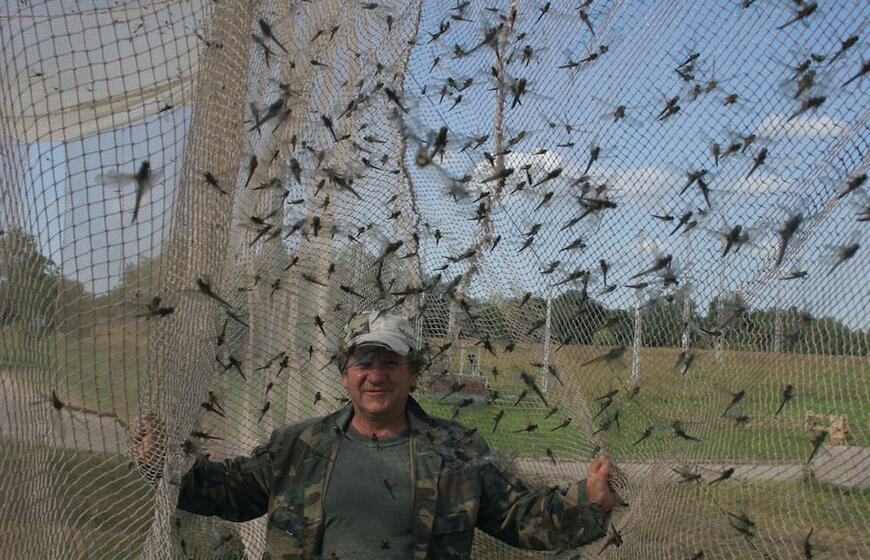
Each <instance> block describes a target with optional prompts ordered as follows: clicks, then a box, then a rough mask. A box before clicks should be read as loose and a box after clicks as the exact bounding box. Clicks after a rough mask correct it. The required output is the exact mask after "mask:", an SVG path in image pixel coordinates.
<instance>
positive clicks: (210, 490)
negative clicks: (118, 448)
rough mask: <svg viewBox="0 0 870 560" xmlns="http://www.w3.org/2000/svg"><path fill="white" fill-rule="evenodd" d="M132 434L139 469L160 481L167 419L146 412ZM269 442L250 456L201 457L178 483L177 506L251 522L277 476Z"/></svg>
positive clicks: (259, 512)
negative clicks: (216, 459)
mask: <svg viewBox="0 0 870 560" xmlns="http://www.w3.org/2000/svg"><path fill="white" fill-rule="evenodd" d="M131 439H132V442H133V453H134V455H135V456H136V460H137V464H138V467H139V470H140V471H141V472H142V473H143V475H144V476H145V477H146V478H147V479H148V480H149V481H151V482H156V481H157V480H158V479H159V478H160V476H161V475H162V472H163V463H164V460H165V456H166V443H167V436H166V428H165V425H164V423H163V421H162V420H161V419H160V418H159V417H157V416H156V415H154V414H149V415H146V416H144V417H143V418H142V420H141V421H140V426H139V433H138V434H137V435H135V436H133V437H132V438H131ZM270 445H271V442H270ZM270 445H265V446H261V447H258V448H256V449H254V451H253V452H252V453H251V455H250V456H248V457H237V458H235V459H228V460H225V461H221V462H216V461H209V460H208V459H207V458H206V457H203V456H200V457H198V458H197V460H196V463H195V464H194V465H193V467H191V469H190V470H189V471H188V472H187V473H186V474H185V475H184V476H183V477H182V479H181V482H180V483H179V486H180V488H179V495H178V507H179V508H180V509H183V510H185V511H189V512H191V513H196V514H200V515H218V516H220V517H222V518H224V519H227V520H229V521H247V520H249V519H254V518H256V517H259V516H261V515H263V514H265V513H266V510H267V508H268V504H269V489H270V484H271V480H272V459H271V453H270Z"/></svg>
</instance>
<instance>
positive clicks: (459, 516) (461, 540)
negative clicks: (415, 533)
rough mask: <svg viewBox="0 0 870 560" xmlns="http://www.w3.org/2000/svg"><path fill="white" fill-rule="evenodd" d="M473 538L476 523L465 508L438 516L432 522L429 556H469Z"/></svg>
mask: <svg viewBox="0 0 870 560" xmlns="http://www.w3.org/2000/svg"><path fill="white" fill-rule="evenodd" d="M473 538H474V525H472V524H471V521H470V520H469V518H468V513H467V512H466V511H465V510H460V511H457V512H453V513H450V514H447V515H443V516H438V517H436V518H435V520H434V522H433V524H432V536H431V540H430V542H429V558H430V559H439V560H440V559H442V558H445V559H447V558H451V559H452V558H468V557H469V556H470V555H471V541H472V539H473Z"/></svg>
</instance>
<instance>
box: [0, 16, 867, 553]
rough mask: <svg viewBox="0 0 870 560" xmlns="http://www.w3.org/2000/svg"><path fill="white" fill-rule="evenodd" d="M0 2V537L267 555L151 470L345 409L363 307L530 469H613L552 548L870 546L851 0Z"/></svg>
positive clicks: (464, 418) (446, 407) (821, 549)
mask: <svg viewBox="0 0 870 560" xmlns="http://www.w3.org/2000/svg"><path fill="white" fill-rule="evenodd" d="M0 12H2V14H0V34H2V41H0V45H2V46H0V52H2V57H3V60H4V66H5V68H4V72H3V73H2V75H0V84H2V86H0V100H2V121H0V142H2V144H0V146H2V147H0V150H2V152H0V153H2V163H0V181H2V204H0V229H2V232H0V292H2V296H0V306H2V315H0V333H2V334H0V341H2V343H0V388H2V393H0V450H2V453H0V496H2V497H0V518H2V522H3V526H4V530H3V532H2V534H0V551H2V556H3V557H7V558H25V557H30V558H139V557H143V558H168V557H173V558H174V557H196V558H241V557H247V558H257V557H259V556H260V555H261V554H262V552H263V549H264V544H263V535H264V527H265V524H264V521H263V520H262V519H259V520H255V521H252V522H248V523H244V524H233V523H227V522H221V521H219V520H215V519H211V518H200V517H196V516H191V515H187V514H184V513H181V512H176V511H175V508H174V504H175V500H176V494H175V492H176V490H174V486H173V485H172V484H171V483H170V481H171V480H172V479H173V478H174V477H177V476H178V475H179V473H181V472H183V471H184V469H185V468H186V467H187V466H188V465H189V464H190V456H191V455H193V454H194V453H207V454H209V455H210V456H211V457H212V458H224V457H231V456H235V455H240V454H246V453H248V452H250V450H251V449H252V448H253V447H254V446H255V445H257V444H259V443H261V442H263V441H265V440H266V438H267V437H268V435H269V433H270V432H271V430H272V429H274V428H275V427H278V426H281V425H283V424H286V423H290V422H294V421H297V420H300V419H304V418H307V417H311V416H315V415H322V414H326V413H328V412H330V411H332V410H334V409H336V408H337V407H338V406H339V402H340V400H341V398H342V396H343V395H344V390H343V389H342V387H341V384H340V379H339V376H338V374H337V369H336V358H335V352H336V349H337V347H338V344H339V343H340V341H341V335H342V326H343V324H344V323H345V322H346V320H347V319H348V317H349V316H350V315H351V314H352V313H354V312H357V311H362V310H367V309H379V310H386V309H392V310H393V311H394V312H397V313H401V314H404V315H406V316H408V317H412V318H414V319H416V323H415V326H416V331H417V336H418V337H419V340H420V342H421V344H424V345H426V347H427V348H428V354H427V355H428V358H429V359H428V361H427V367H426V371H425V373H424V376H423V378H421V379H422V382H421V387H420V388H419V391H418V393H417V394H416V397H417V398H418V399H419V400H420V401H421V403H422V404H423V406H424V408H426V409H427V410H428V411H430V412H432V413H435V414H438V415H441V416H453V415H456V416H457V418H458V419H459V420H460V421H461V422H463V423H465V424H466V425H468V426H470V427H478V428H479V429H480V431H481V433H483V434H485V435H486V438H487V440H488V441H489V443H490V445H491V446H493V447H495V448H497V449H499V450H500V452H501V453H503V454H505V456H508V457H511V458H512V461H513V466H514V468H515V469H516V470H517V471H518V472H519V473H520V474H521V475H522V476H523V477H524V478H526V479H527V480H529V481H530V482H533V483H536V484H542V485H548V484H565V483H567V482H569V481H573V480H577V479H579V478H582V477H583V476H584V473H585V469H586V466H587V465H588V464H589V463H590V462H591V459H592V458H593V457H594V456H596V455H597V454H598V453H600V452H601V451H605V452H607V453H608V455H609V457H610V458H611V459H612V460H613V461H614V462H615V463H616V464H617V465H618V466H619V467H620V469H621V471H622V474H623V476H622V477H620V478H619V479H618V480H616V481H615V482H614V485H615V486H616V487H617V489H618V490H619V491H620V493H621V495H622V497H623V499H624V500H625V501H626V502H627V503H628V506H627V507H620V508H618V509H617V513H616V515H615V516H614V518H613V525H612V527H611V528H610V533H611V536H610V537H608V538H607V539H606V540H604V541H599V542H598V543H596V544H593V545H591V546H589V547H587V548H585V549H582V550H580V551H572V552H571V555H572V556H573V555H575V554H580V557H583V556H585V555H589V556H597V555H599V554H600V555H601V557H608V556H609V557H627V558H700V557H701V555H703V556H704V557H705V558H744V557H761V556H762V555H764V557H772V558H779V557H795V556H798V555H805V556H807V557H809V556H810V555H815V556H817V557H847V556H848V557H860V556H864V557H867V556H870V545H868V543H870V526H868V519H870V511H868V510H870V494H868V488H870V474H868V473H870V451H868V443H870V433H868V432H870V426H868V423H870V417H868V414H870V390H868V382H867V380H868V361H867V351H868V338H867V334H866V331H865V329H866V328H867V320H868V308H870V307H868V292H867V288H866V277H864V278H865V280H861V278H862V277H863V276H862V275H863V274H864V273H862V272H861V271H862V270H863V271H865V273H866V271H867V270H868V257H867V255H868V253H867V251H866V248H865V239H864V237H865V234H866V224H864V223H862V222H865V221H867V220H868V217H870V216H868V212H870V199H868V194H867V190H866V177H867V175H866V173H867V167H868V157H867V153H868V144H870V129H868V126H867V120H868V107H870V104H868V80H870V79H868V78H867V76H866V73H867V71H868V66H867V61H866V57H867V56H868V53H870V50H868V43H867V36H866V30H867V29H868V21H870V8H868V4H867V3H866V2H863V1H861V0H854V1H842V2H818V3H816V2H801V1H797V2H789V1H786V0H781V1H775V0H759V1H752V0H746V1H744V2H739V1H738V0H728V1H725V0H716V1H714V0H702V1H699V0H694V1H676V2H675V1H658V2H643V3H640V2H620V1H616V0H614V1H605V0H595V1H586V2H582V3H580V2H571V3H565V2H552V3H551V2H546V3H543V2H523V1H516V2H513V3H506V2H495V3H483V2H460V3H456V4H448V3H442V2H422V3H421V2H399V1H389V2H379V3H374V2H372V3H365V2H347V1H337V0H320V1H318V2H265V1H257V2H249V1H247V0H245V1H242V0H222V1H220V2H210V1H207V0H193V1H189V2H145V1H142V2H123V3H120V2H109V1H101V0H89V1H87V2H85V1H83V2H79V3H78V5H77V6H75V7H74V8H71V7H70V3H62V2H29V3H24V2H16V1H13V0H7V1H6V2H4V3H3V8H2V10H0ZM522 372H526V373H527V374H528V375H530V376H531V379H534V380H536V383H537V385H538V387H539V388H540V389H541V391H542V395H543V398H545V399H546V401H547V403H546V404H545V403H544V402H543V399H542V398H540V397H538V396H537V395H535V393H534V392H530V393H524V392H523V391H524V389H528V387H526V385H525V384H524V382H523V380H522V377H521V373H522ZM454 374H461V375H463V377H462V378H456V377H452V375H454ZM457 379H465V380H470V381H469V382H468V383H467V385H468V386H469V387H470V386H472V385H475V384H474V383H472V381H474V380H476V381H478V382H480V381H482V382H483V386H484V387H485V390H484V391H483V392H478V393H477V394H476V396H477V397H481V396H482V397H483V398H481V399H479V400H475V401H474V402H473V404H471V405H468V406H462V407H459V406H457V405H458V403H461V402H465V401H462V399H463V398H466V397H467V396H468V395H469V394H470V393H469V391H468V390H466V391H462V390H460V391H452V390H451V387H452V388H456V387H457V383H458V381H456V380H457ZM480 385H481V384H480V383H477V384H476V386H478V387H479V386H480ZM445 387H446V389H445ZM447 393H452V394H450V395H447ZM472 396H475V395H472ZM500 411H504V415H503V416H502V417H501V420H500V422H498V423H497V425H494V423H495V422H496V420H495V419H496V416H497V414H499V412H500ZM146 415H149V417H151V418H154V417H158V418H160V419H161V421H162V422H164V423H165V425H166V437H167V442H168V445H167V446H166V450H167V451H166V457H165V459H166V476H164V477H162V478H161V479H160V481H159V482H157V483H156V484H153V485H152V484H151V483H150V482H149V480H150V479H153V476H152V474H153V473H147V472H145V473H144V475H145V476H143V473H141V472H139V470H138V469H137V468H136V467H135V465H134V462H133V460H132V457H133V455H132V453H131V443H132V440H135V439H136V437H137V430H136V429H132V430H131V429H130V426H133V427H135V426H138V425H139V421H140V419H141V418H142V417H144V416H146ZM131 434H132V436H131ZM617 535H618V538H617ZM620 542H621V546H617V545H618V544H620ZM702 553H703V554H702ZM547 554H550V553H534V554H533V553H529V552H524V551H518V550H514V549H510V548H509V547H507V546H505V545H503V544H501V543H499V542H498V541H495V540H493V539H492V538H490V537H488V536H486V535H484V534H478V535H477V537H476V540H475V549H474V556H475V557H478V558H484V557H503V558H508V557H538V556H546V555H547Z"/></svg>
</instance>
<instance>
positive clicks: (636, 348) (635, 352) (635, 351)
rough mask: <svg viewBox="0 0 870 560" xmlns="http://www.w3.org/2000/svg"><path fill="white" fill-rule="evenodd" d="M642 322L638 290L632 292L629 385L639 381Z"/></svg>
mask: <svg viewBox="0 0 870 560" xmlns="http://www.w3.org/2000/svg"><path fill="white" fill-rule="evenodd" d="M642 324H643V320H642V318H641V313H640V290H635V291H634V345H633V348H632V352H631V384H632V385H635V386H636V385H637V383H638V381H639V379H640V339H641V331H642Z"/></svg>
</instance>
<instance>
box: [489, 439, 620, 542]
mask: <svg viewBox="0 0 870 560" xmlns="http://www.w3.org/2000/svg"><path fill="white" fill-rule="evenodd" d="M483 445H484V446H485V445H486V444H485V443H484V444H483ZM487 453H488V449H487ZM480 476H481V498H480V510H479V512H478V522H477V525H478V527H479V528H480V529H481V530H483V531H485V532H486V533H489V534H490V535H492V536H494V537H496V538H497V539H499V540H502V541H504V542H506V543H507V544H510V545H512V546H516V547H519V548H528V549H536V550H564V549H570V548H577V547H579V546H581V545H584V544H588V543H590V542H592V541H594V540H597V539H600V538H601V537H603V536H605V535H606V534H607V522H608V520H609V518H610V514H605V513H604V512H603V511H602V510H601V507H600V506H599V505H598V504H591V503H589V500H588V499H587V498H586V481H585V480H580V481H578V482H576V483H574V484H572V485H571V486H569V487H568V488H567V489H560V488H558V487H549V488H541V489H531V488H529V487H527V486H526V485H525V484H524V483H523V482H522V481H520V480H517V479H516V478H515V477H511V476H510V475H508V474H507V473H505V472H504V470H503V469H501V468H500V467H499V465H497V464H496V462H495V461H487V462H485V463H484V465H483V467H482V469H481V474H480Z"/></svg>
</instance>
